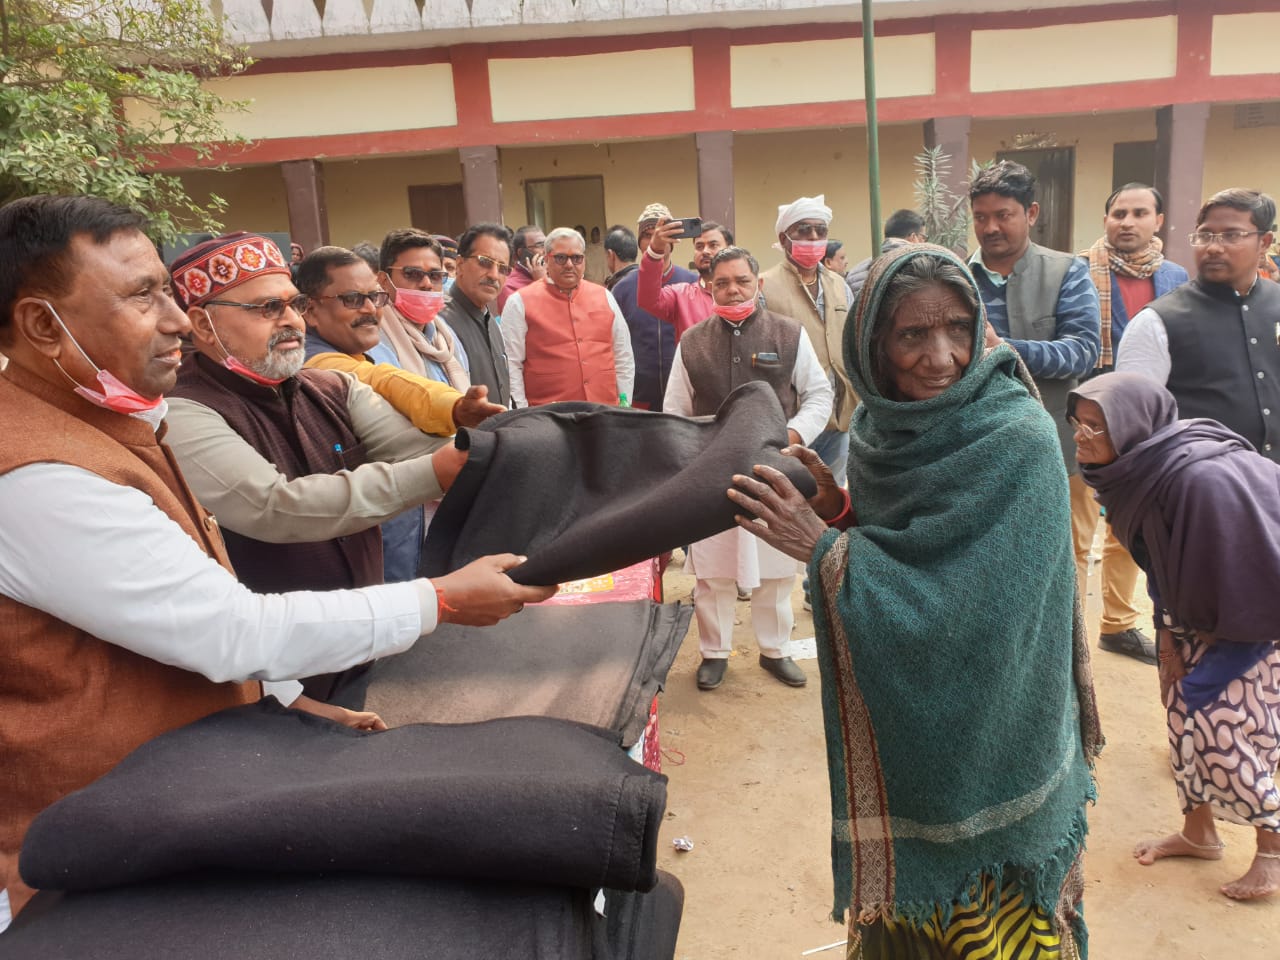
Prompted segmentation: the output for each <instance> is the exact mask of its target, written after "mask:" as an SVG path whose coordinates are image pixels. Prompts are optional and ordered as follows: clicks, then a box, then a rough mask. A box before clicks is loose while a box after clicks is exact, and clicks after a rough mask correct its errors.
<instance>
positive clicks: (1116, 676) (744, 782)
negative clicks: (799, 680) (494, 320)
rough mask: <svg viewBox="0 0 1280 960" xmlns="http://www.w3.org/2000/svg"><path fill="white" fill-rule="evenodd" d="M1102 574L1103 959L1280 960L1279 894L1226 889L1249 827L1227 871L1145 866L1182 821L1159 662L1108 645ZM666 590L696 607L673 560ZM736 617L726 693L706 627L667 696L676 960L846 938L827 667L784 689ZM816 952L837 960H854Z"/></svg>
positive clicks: (663, 860)
mask: <svg viewBox="0 0 1280 960" xmlns="http://www.w3.org/2000/svg"><path fill="white" fill-rule="evenodd" d="M677 556H678V554H677ZM1092 574H1093V575H1092V576H1091V577H1090V591H1089V592H1090V596H1089V600H1090V603H1089V622H1090V624H1091V631H1092V633H1093V636H1094V640H1095V652H1094V661H1093V663H1094V675H1095V680H1096V684H1097V688H1098V699H1099V703H1100V709H1101V711H1102V722H1103V729H1104V732H1105V733H1106V736H1107V741H1108V742H1107V748H1106V751H1105V752H1104V754H1103V756H1102V759H1101V760H1100V761H1099V764H1098V770H1097V774H1098V790H1099V800H1098V804H1097V806H1096V807H1094V808H1093V809H1092V810H1091V812H1090V817H1089V820H1090V831H1091V832H1090V836H1089V842H1088V853H1087V855H1086V856H1087V859H1086V861H1085V872H1086V877H1087V883H1088V886H1087V892H1086V895H1085V916H1086V918H1087V919H1088V922H1089V929H1090V937H1091V940H1090V958H1091V960H1156V958H1160V960H1166V958H1168V960H1277V958H1280V896H1277V897H1274V898H1272V899H1271V900H1267V901H1260V902H1254V903H1245V904H1238V903H1235V902H1234V901H1231V900H1228V899H1227V898H1226V897H1224V896H1222V895H1221V894H1220V893H1219V892H1218V886H1219V885H1220V884H1222V883H1224V882H1226V881H1228V880H1231V879H1233V878H1235V877H1237V876H1239V875H1240V874H1242V873H1243V872H1244V871H1245V870H1246V869H1247V867H1248V865H1249V862H1250V860H1251V858H1252V851H1253V846H1254V844H1253V838H1252V831H1250V830H1246V829H1244V828H1241V827H1237V826H1234V825H1231V824H1220V825H1219V830H1220V832H1221V834H1222V837H1223V839H1224V840H1225V841H1226V842H1227V850H1226V856H1225V858H1224V859H1223V860H1222V861H1220V862H1217V863H1206V862H1192V861H1163V862H1161V863H1157V864H1155V865H1153V866H1151V867H1143V866H1140V865H1139V864H1138V863H1137V862H1136V861H1135V860H1134V859H1133V857H1132V854H1131V851H1132V848H1133V844H1134V842H1135V841H1136V840H1138V839H1140V838H1142V837H1144V836H1148V835H1159V834H1164V833H1170V832H1173V831H1175V830H1177V829H1179V827H1180V826H1181V817H1180V814H1179V811H1178V805H1177V798H1176V794H1175V791H1174V786H1173V781H1172V778H1171V776H1170V773H1169V767H1168V760H1167V748H1166V740H1165V727H1164V719H1163V708H1162V707H1161V706H1160V704H1159V702H1158V696H1159V693H1158V686H1157V682H1156V670H1155V667H1151V666H1147V665H1145V664H1142V663H1138V662H1137V661H1135V660H1131V659H1129V658H1127V657H1122V656H1117V655H1115V654H1110V653H1106V652H1104V651H1100V650H1096V639H1097V629H1098V616H1099V604H1098V598H1097V592H1098V584H1097V566H1096V564H1095V566H1094V569H1093V572H1092ZM664 587H665V589H666V598H667V600H669V601H675V600H682V599H683V600H687V599H688V598H689V597H690V594H691V591H692V589H693V578H692V577H690V576H688V575H686V574H684V573H682V572H681V571H680V569H679V565H678V564H673V565H672V566H671V568H670V569H669V570H668V571H667V575H666V579H665V582H664ZM1140 592H1141V591H1140ZM801 599H802V598H801V594H800V587H799V579H797V581H796V592H795V594H794V596H793V602H794V605H795V610H796V629H795V634H794V636H795V637H797V638H801V637H810V636H812V635H813V621H812V619H811V617H810V615H809V614H808V613H806V612H804V610H803V609H802V607H801ZM738 615H739V621H740V622H739V625H738V627H737V628H736V629H735V637H734V646H735V651H734V656H733V657H732V658H731V660H730V661H729V671H728V675H727V676H726V678H725V682H724V684H723V685H722V686H721V687H720V688H719V689H718V690H714V691H710V692H706V693H703V692H700V691H698V689H697V688H696V686H695V685H694V673H695V671H696V670H697V667H698V663H699V656H698V637H697V624H696V621H695V623H694V626H693V627H692V629H691V630H690V632H689V636H688V637H687V638H686V640H685V642H684V645H683V647H682V648H681V651H680V654H679V657H678V658H677V660H676V662H675V665H674V666H673V668H672V670H671V675H670V677H669V679H668V682H667V690H666V692H665V693H664V694H663V695H662V700H661V707H660V730H661V744H662V747H663V749H664V751H665V756H664V760H663V772H664V773H666V774H667V775H668V776H669V777H670V779H671V783H670V788H669V794H668V805H667V819H666V824H665V827H664V830H663V834H662V838H661V840H660V845H659V866H660V867H661V868H662V869H664V870H669V871H670V872H672V873H674V874H675V875H676V876H677V877H679V878H680V880H681V882H682V883H683V884H684V888H685V908H684V920H683V923H682V926H681V930H680V941H679V945H678V948H677V950H676V958H677V960H716V958H723V957H750V958H770V960H771V958H786V957H801V956H802V955H804V954H805V952H806V951H811V950H814V949H815V948H819V947H824V946H827V945H828V944H832V943H835V942H841V943H842V942H843V939H844V928H843V927H842V926H841V925H838V924H836V923H834V922H832V921H831V920H830V919H829V918H828V914H829V911H830V909H831V873H830V860H829V858H828V851H829V848H830V842H829V836H830V833H829V830H830V812H829V811H830V807H829V798H828V791H827V771H826V761H825V754H824V746H823V736H822V707H821V702H820V699H819V689H818V687H819V680H818V666H817V661H816V660H803V661H798V662H799V663H800V665H801V667H802V668H803V669H804V670H805V672H806V673H807V674H808V675H809V684H808V686H806V687H804V688H803V689H798V690H797V689H792V688H789V687H785V686H783V685H782V684H780V683H778V681H776V680H774V679H773V678H772V677H770V676H769V675H768V674H766V673H765V672H764V671H763V670H761V669H760V667H759V666H758V665H757V662H756V659H757V656H758V653H759V651H758V649H757V648H756V646H755V643H754V640H753V638H752V635H751V624H750V614H749V610H748V604H747V603H745V602H744V603H739V604H738ZM744 621H745V622H744ZM1146 622H1148V623H1149V620H1147V621H1146ZM677 837H688V838H689V839H690V840H691V841H692V842H693V844H694V847H693V850H692V851H691V852H688V853H680V852H677V851H676V850H675V849H674V848H673V847H672V840H674V839H676V838H677ZM810 956H812V957H813V958H814V960H828V958H830V960H835V958H843V952H842V950H841V948H840V947H833V948H832V949H830V950H826V951H822V952H817V953H812V954H810Z"/></svg>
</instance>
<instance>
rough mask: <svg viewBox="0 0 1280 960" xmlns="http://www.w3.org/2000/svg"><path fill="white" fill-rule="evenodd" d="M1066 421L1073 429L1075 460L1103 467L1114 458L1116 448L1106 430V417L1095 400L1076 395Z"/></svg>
mask: <svg viewBox="0 0 1280 960" xmlns="http://www.w3.org/2000/svg"><path fill="white" fill-rule="evenodd" d="M1068 422H1069V423H1070V424H1071V428H1072V429H1073V430H1074V431H1075V440H1076V460H1077V461H1079V462H1080V463H1087V464H1091V465H1093V466H1096V467H1105V466H1106V465H1107V464H1108V463H1112V462H1113V461H1114V460H1115V459H1116V457H1117V454H1116V448H1115V446H1114V445H1113V444H1112V443H1111V435H1110V434H1109V433H1108V432H1107V418H1106V416H1105V415H1104V414H1103V412H1102V407H1100V406H1098V404H1097V403H1096V402H1095V401H1093V400H1086V399H1085V398H1084V397H1078V398H1077V399H1076V407H1075V410H1074V411H1073V412H1072V415H1071V417H1070V418H1068Z"/></svg>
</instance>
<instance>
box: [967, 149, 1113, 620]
mask: <svg viewBox="0 0 1280 960" xmlns="http://www.w3.org/2000/svg"><path fill="white" fill-rule="evenodd" d="M1035 191H1036V178H1035V177H1034V176H1033V175H1032V173H1031V171H1030V170H1028V169H1027V168H1026V167H1024V166H1023V165H1022V164H1020V163H1014V162H1013V161H1011V160H999V161H997V162H996V163H993V164H991V165H990V166H988V167H985V168H983V170H982V171H981V172H980V173H979V174H978V175H977V176H975V177H974V178H973V181H972V183H971V184H970V185H969V205H970V207H971V208H972V210H973V230H974V233H975V234H976V235H977V237H978V250H977V252H976V253H974V255H973V256H972V257H971V258H970V260H969V266H970V268H971V269H972V270H973V276H974V279H975V280H976V281H977V283H978V290H979V291H980V292H981V294H982V301H983V303H984V304H986V307H987V319H988V320H989V321H990V322H991V326H992V327H993V328H994V329H995V331H996V333H998V334H999V335H1000V336H1001V337H1002V338H1003V339H1004V341H1005V342H1006V343H1007V344H1009V346H1011V347H1013V348H1014V349H1015V350H1017V351H1018V354H1019V355H1020V356H1021V357H1022V359H1023V360H1024V361H1025V362H1026V365H1027V369H1028V370H1029V371H1030V372H1031V376H1032V378H1033V379H1034V380H1035V382H1036V386H1037V387H1039V389H1040V397H1041V399H1042V400H1043V401H1044V406H1045V409H1046V410H1048V411H1049V415H1050V416H1051V417H1052V418H1053V422H1054V425H1055V426H1056V427H1057V428H1058V441H1059V443H1060V444H1061V446H1062V459H1063V462H1064V464H1065V465H1066V468H1067V473H1068V474H1070V475H1071V476H1072V485H1071V491H1072V493H1071V496H1072V501H1073V503H1072V506H1073V509H1072V519H1071V526H1072V534H1073V535H1074V537H1075V542H1076V544H1077V553H1078V551H1079V544H1080V542H1081V541H1082V540H1085V539H1086V538H1087V534H1086V531H1085V529H1084V527H1083V522H1082V521H1083V518H1084V517H1085V516H1086V515H1087V512H1088V509H1087V508H1088V507H1091V506H1092V507H1096V504H1095V503H1094V502H1093V499H1092V496H1091V494H1090V492H1089V490H1088V488H1087V487H1086V486H1085V485H1084V484H1083V483H1080V482H1079V481H1078V479H1077V478H1076V477H1075V474H1076V473H1077V472H1078V469H1077V467H1076V445H1075V440H1074V439H1072V431H1071V428H1070V426H1068V425H1067V420H1066V413H1067V394H1068V393H1070V392H1071V391H1072V390H1074V389H1075V387H1076V386H1077V384H1079V382H1080V378H1081V377H1084V376H1086V375H1087V374H1088V373H1089V372H1090V371H1092V370H1093V368H1094V366H1095V365H1096V364H1097V362H1098V353H1099V349H1100V343H1101V334H1100V317H1099V308H1098V291H1097V290H1096V289H1095V288H1094V286H1093V282H1092V281H1091V280H1090V279H1089V264H1088V261H1086V260H1085V259H1084V258H1083V257H1076V256H1073V255H1072V254H1069V253H1062V252H1061V251H1058V250H1050V249H1049V248H1047V247H1042V246H1040V245H1039V244H1036V243H1032V242H1031V228H1032V227H1033V226H1035V222H1036V218H1037V217H1039V215H1040V205H1039V204H1038V203H1036V200H1035ZM1076 500H1082V501H1087V502H1085V503H1082V504H1081V505H1080V506H1079V507H1078V508H1077V507H1076V504H1075V501H1076ZM1091 532H1092V531H1089V533H1091ZM1085 550H1086V552H1087V550H1088V544H1087V543H1086V544H1085ZM1084 597H1085V589H1084V583H1083V581H1082V582H1081V583H1080V599H1081V601H1082V602H1083V600H1084Z"/></svg>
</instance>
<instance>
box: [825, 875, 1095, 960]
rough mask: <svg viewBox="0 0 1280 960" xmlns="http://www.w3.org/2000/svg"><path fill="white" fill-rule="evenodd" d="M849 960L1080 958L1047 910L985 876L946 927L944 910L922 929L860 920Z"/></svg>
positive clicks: (854, 928)
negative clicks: (968, 901)
mask: <svg viewBox="0 0 1280 960" xmlns="http://www.w3.org/2000/svg"><path fill="white" fill-rule="evenodd" d="M847 956H848V960H1077V958H1080V957H1081V956H1082V954H1081V953H1080V952H1079V951H1078V950H1077V949H1076V945H1075V942H1074V940H1073V939H1072V936H1071V934H1070V933H1069V932H1067V931H1061V932H1058V933H1055V932H1054V930H1053V923H1052V920H1051V918H1050V917H1049V915H1048V914H1047V913H1045V912H1044V911H1043V910H1039V909H1037V908H1035V907H1031V906H1027V904H1026V902H1025V901H1024V900H1023V897H1022V894H1021V893H1020V892H1019V890H1018V888H1017V887H1016V886H1015V885H1014V884H1010V883H1006V884H1005V885H1004V888H1003V889H1001V890H997V889H996V884H995V880H993V879H992V878H991V877H989V876H984V877H983V878H982V890H981V893H980V895H979V896H977V897H975V898H974V900H973V902H972V903H970V904H968V905H965V906H956V907H955V908H954V909H953V910H952V912H951V919H950V922H949V923H947V924H946V925H945V926H944V925H943V923H942V918H941V915H940V913H937V914H935V915H934V916H933V917H932V918H931V919H930V920H929V921H928V922H927V923H926V924H924V925H923V926H921V927H913V926H911V925H909V924H906V923H902V922H899V921H896V920H877V921H875V922H874V923H869V924H862V923H857V922H854V923H853V924H851V925H850V930H849V949H848V955H847Z"/></svg>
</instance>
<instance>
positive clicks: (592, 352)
mask: <svg viewBox="0 0 1280 960" xmlns="http://www.w3.org/2000/svg"><path fill="white" fill-rule="evenodd" d="M546 261H547V279H546V281H545V282H543V283H533V284H530V285H529V286H527V287H525V288H524V289H523V290H521V291H519V292H518V293H515V294H512V296H511V299H509V300H508V301H507V307H506V310H505V311H504V313H503V316H502V338H503V340H505V341H506V344H507V368H508V370H509V372H510V375H511V399H512V400H513V401H514V402H515V405H516V406H517V407H525V406H537V405H539V404H543V403H554V402H555V401H557V400H590V401H592V402H594V403H607V404H617V403H618V402H619V400H620V399H621V398H622V397H624V396H626V397H629V396H630V395H631V392H632V385H633V383H634V382H635V358H634V357H633V355H632V353H631V333H630V330H629V328H628V327H627V321H626V320H625V319H624V318H623V316H622V311H621V310H620V309H618V302H617V301H616V300H614V299H613V294H611V293H610V292H609V291H608V290H606V289H605V288H604V287H603V286H601V285H600V284H598V283H592V282H591V281H590V280H585V279H583V273H584V272H585V270H586V261H587V244H586V241H585V240H584V239H583V237H582V234H580V233H579V232H578V231H577V230H573V229H570V228H569V227H557V228H556V229H554V230H552V231H551V232H550V233H549V234H547V240H546Z"/></svg>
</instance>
